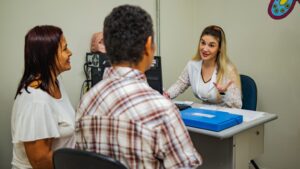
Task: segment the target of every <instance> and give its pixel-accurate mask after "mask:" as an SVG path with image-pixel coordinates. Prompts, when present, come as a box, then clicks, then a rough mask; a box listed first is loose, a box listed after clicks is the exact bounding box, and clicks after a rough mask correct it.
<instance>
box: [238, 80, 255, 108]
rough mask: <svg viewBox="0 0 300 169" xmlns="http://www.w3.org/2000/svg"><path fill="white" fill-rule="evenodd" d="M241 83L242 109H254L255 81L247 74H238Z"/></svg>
mask: <svg viewBox="0 0 300 169" xmlns="http://www.w3.org/2000/svg"><path fill="white" fill-rule="evenodd" d="M240 77H241V85H242V102H243V106H242V109H246V110H254V111H255V110H256V104H257V87H256V83H255V81H254V80H253V79H252V78H251V77H249V76H247V75H240Z"/></svg>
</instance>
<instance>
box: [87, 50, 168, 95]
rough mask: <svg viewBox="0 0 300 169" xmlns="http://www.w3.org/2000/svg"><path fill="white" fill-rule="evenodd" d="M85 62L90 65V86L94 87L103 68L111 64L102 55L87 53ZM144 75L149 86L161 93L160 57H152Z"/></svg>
mask: <svg viewBox="0 0 300 169" xmlns="http://www.w3.org/2000/svg"><path fill="white" fill-rule="evenodd" d="M86 61H87V62H88V63H90V64H89V67H90V77H91V82H92V86H94V85H95V84H97V83H98V82H99V81H101V80H102V78H103V73H104V70H105V68H107V67H110V66H111V64H110V62H109V59H108V57H107V55H105V54H103V53H87V55H86ZM145 75H146V77H147V81H148V84H149V86H150V87H152V88H153V89H154V90H157V91H158V92H160V93H162V92H163V84H162V69H161V57H160V56H154V59H153V64H152V65H151V68H150V69H149V70H147V71H146V72H145Z"/></svg>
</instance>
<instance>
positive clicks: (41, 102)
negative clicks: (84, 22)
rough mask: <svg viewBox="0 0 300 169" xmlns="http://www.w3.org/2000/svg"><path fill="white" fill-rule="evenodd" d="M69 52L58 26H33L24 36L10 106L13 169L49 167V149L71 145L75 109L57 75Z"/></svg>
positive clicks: (67, 64) (64, 67)
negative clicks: (18, 77) (21, 69)
mask: <svg viewBox="0 0 300 169" xmlns="http://www.w3.org/2000/svg"><path fill="white" fill-rule="evenodd" d="M71 55H72V53H71V51H70V50H69V49H68V47H67V42H66V39H65V37H64V35H63V32H62V30H61V29H60V28H58V27H55V26H48V25H44V26H36V27H34V28H32V29H31V30H30V31H29V32H28V33H27V34H26V36H25V54H24V56H25V58H24V61H25V69H24V73H23V76H22V79H21V81H20V83H19V85H18V89H17V92H16V96H15V102H14V105H13V109H12V117H11V131H12V143H13V159H12V168H13V169H23V168H27V169H31V168H33V169H52V168H53V166H52V154H53V151H54V150H56V149H58V148H61V147H75V137H74V129H75V111H74V109H73V107H72V105H71V103H70V101H69V98H68V96H67V94H66V92H65V90H64V87H63V85H62V83H61V82H60V80H59V79H58V76H59V75H60V74H61V73H62V72H64V71H68V70H70V69H71V64H70V57H71Z"/></svg>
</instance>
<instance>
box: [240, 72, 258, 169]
mask: <svg viewBox="0 0 300 169" xmlns="http://www.w3.org/2000/svg"><path fill="white" fill-rule="evenodd" d="M240 77H241V85H242V102H243V106H242V109H246V110H254V111H255V110H256V105H257V87H256V83H255V81H254V80H253V79H252V78H251V77H249V76H247V75H240ZM250 162H251V164H252V165H253V167H254V168H255V169H259V167H258V165H257V164H256V163H255V161H254V160H251V161H250Z"/></svg>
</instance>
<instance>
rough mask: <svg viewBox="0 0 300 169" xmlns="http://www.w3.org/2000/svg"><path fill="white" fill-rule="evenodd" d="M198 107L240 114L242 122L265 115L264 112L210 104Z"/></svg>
mask: <svg viewBox="0 0 300 169" xmlns="http://www.w3.org/2000/svg"><path fill="white" fill-rule="evenodd" d="M199 108H201V109H209V110H218V111H225V112H228V113H232V114H238V115H242V116H243V121H244V122H250V121H253V120H256V119H258V118H261V117H263V116H264V115H265V113H264V112H258V111H250V110H244V109H235V108H225V107H217V106H211V105H208V106H201V107H199Z"/></svg>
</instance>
